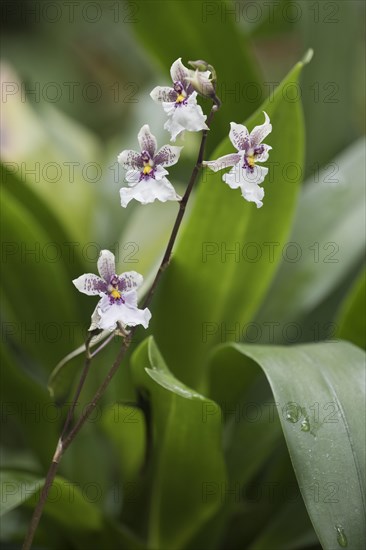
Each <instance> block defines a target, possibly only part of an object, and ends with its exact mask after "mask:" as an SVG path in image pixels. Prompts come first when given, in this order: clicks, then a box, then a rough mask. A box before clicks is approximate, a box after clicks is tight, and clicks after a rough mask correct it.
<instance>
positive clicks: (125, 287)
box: [118, 271, 144, 292]
mask: <svg viewBox="0 0 366 550" xmlns="http://www.w3.org/2000/svg"><path fill="white" fill-rule="evenodd" d="M143 280H144V278H143V276H142V275H140V273H137V271H126V272H125V273H121V275H119V276H118V290H121V291H126V292H128V291H130V290H133V289H136V288H138V287H139V286H141V285H142V283H143Z"/></svg>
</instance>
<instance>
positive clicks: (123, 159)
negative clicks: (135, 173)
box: [117, 149, 143, 170]
mask: <svg viewBox="0 0 366 550" xmlns="http://www.w3.org/2000/svg"><path fill="white" fill-rule="evenodd" d="M117 158H118V162H119V163H120V164H122V166H123V168H124V169H125V170H130V169H131V168H132V169H133V170H138V169H140V168H142V167H143V162H142V159H141V153H137V151H132V150H131V149H126V150H125V151H122V153H120V154H119V155H118V157H117Z"/></svg>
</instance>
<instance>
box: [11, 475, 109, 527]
mask: <svg viewBox="0 0 366 550" xmlns="http://www.w3.org/2000/svg"><path fill="white" fill-rule="evenodd" d="M1 484H2V489H3V493H2V494H3V498H2V505H1V513H2V514H3V513H5V512H8V511H10V510H11V509H13V508H15V507H17V506H19V505H20V504H22V503H23V502H27V505H28V506H30V507H31V508H33V507H34V506H35V504H36V503H37V501H38V497H39V491H40V488H41V487H42V485H43V479H40V478H38V477H36V476H34V475H32V474H29V473H27V472H18V471H12V470H5V471H2V472H1ZM93 498H95V494H94V495H93V496H92V493H91V491H90V494H88V493H87V492H86V490H84V492H83V491H82V490H81V489H80V488H79V487H77V486H76V485H74V484H73V483H72V482H71V481H68V480H67V479H64V478H62V477H60V476H56V478H55V481H54V483H53V486H52V488H51V490H50V493H49V498H48V501H47V503H46V505H45V508H44V514H45V515H47V516H50V517H52V518H53V519H55V520H56V521H57V522H58V523H61V524H62V525H63V526H64V528H68V529H72V530H78V531H83V530H92V531H98V530H100V528H101V526H102V515H101V513H100V511H99V510H98V508H97V507H96V506H95V504H94V503H93V502H92V500H93Z"/></svg>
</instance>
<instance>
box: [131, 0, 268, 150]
mask: <svg viewBox="0 0 366 550" xmlns="http://www.w3.org/2000/svg"><path fill="white" fill-rule="evenodd" d="M137 5H138V6H139V12H138V17H137V22H136V23H135V25H134V30H135V32H136V33H137V34H138V36H139V39H140V41H141V42H142V44H143V45H144V46H145V47H146V49H147V50H148V51H149V52H151V55H152V56H153V57H155V58H156V59H157V60H158V61H159V63H160V66H161V67H162V69H163V70H164V73H165V75H166V76H165V82H164V81H162V82H156V84H155V85H161V86H162V85H164V84H169V83H171V80H170V76H169V69H170V66H171V64H172V63H173V61H175V60H176V59H177V58H178V57H182V61H183V63H184V64H185V65H186V66H188V61H189V60H196V59H204V60H206V61H207V62H208V63H211V64H212V65H214V66H215V70H216V72H217V75H218V88H217V93H218V95H219V97H221V100H222V102H223V106H222V117H218V118H219V120H217V121H216V124H215V126H216V130H215V132H214V133H213V135H212V137H211V143H210V144H208V147H211V150H212V146H213V145H217V143H219V141H220V139H221V138H222V136H224V135H225V134H226V131H227V130H226V128H227V124H228V121H230V120H237V119H238V116H239V117H240V119H241V120H242V119H243V118H246V117H247V116H249V114H250V113H251V112H252V111H253V110H255V109H256V108H257V107H258V106H259V105H260V103H261V101H262V99H263V97H264V96H263V91H262V86H261V84H260V82H259V81H258V77H257V73H258V68H257V67H256V63H255V58H254V56H253V55H252V53H251V51H250V50H249V46H248V43H247V39H246V37H245V35H243V34H240V32H239V29H238V28H237V26H236V25H235V17H233V15H232V14H231V15H230V14H229V13H227V12H228V11H230V10H233V9H234V10H235V7H233V6H232V5H231V2H227V1H226V0H225V1H217V0H214V1H213V2H203V3H201V2H197V1H196V0H184V1H183V0H178V1H175V2H166V1H164V0H153V1H149V2H141V1H139V2H137ZM158 28H160V29H164V30H163V32H159V31H157V29H158ZM215 36H216V37H219V38H218V39H215V40H213V37H215ZM182 44H184V47H183V46H182ZM223 44H224V45H225V47H223ZM167 45H169V46H168V47H167ZM239 105H240V108H239V109H240V114H239V115H238V107H239Z"/></svg>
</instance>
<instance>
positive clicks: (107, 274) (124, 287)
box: [73, 250, 151, 331]
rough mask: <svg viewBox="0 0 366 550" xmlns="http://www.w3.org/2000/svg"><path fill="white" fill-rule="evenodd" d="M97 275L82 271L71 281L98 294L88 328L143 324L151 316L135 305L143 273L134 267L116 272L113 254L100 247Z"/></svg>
mask: <svg viewBox="0 0 366 550" xmlns="http://www.w3.org/2000/svg"><path fill="white" fill-rule="evenodd" d="M98 271H99V275H100V277H98V275H94V274H93V273H86V274H85V275H81V276H80V277H79V278H78V279H74V280H73V283H74V285H75V286H76V288H77V289H78V290H79V291H80V292H83V294H87V295H88V296H100V298H101V299H100V300H99V302H98V304H97V307H96V308H95V311H94V313H93V315H92V325H91V327H90V328H89V330H95V329H101V330H111V331H112V330H114V329H116V328H118V324H121V325H122V327H128V326H131V327H134V326H136V325H142V326H143V327H144V328H147V327H148V325H149V321H150V319H151V313H150V311H149V310H148V309H147V308H145V309H143V310H142V309H138V307H137V292H136V290H137V288H138V287H139V286H140V285H141V284H142V281H143V277H142V275H140V274H139V273H136V271H129V272H126V273H122V274H121V275H116V264H115V258H114V254H112V252H110V251H109V250H102V251H101V253H100V256H99V259H98Z"/></svg>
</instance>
